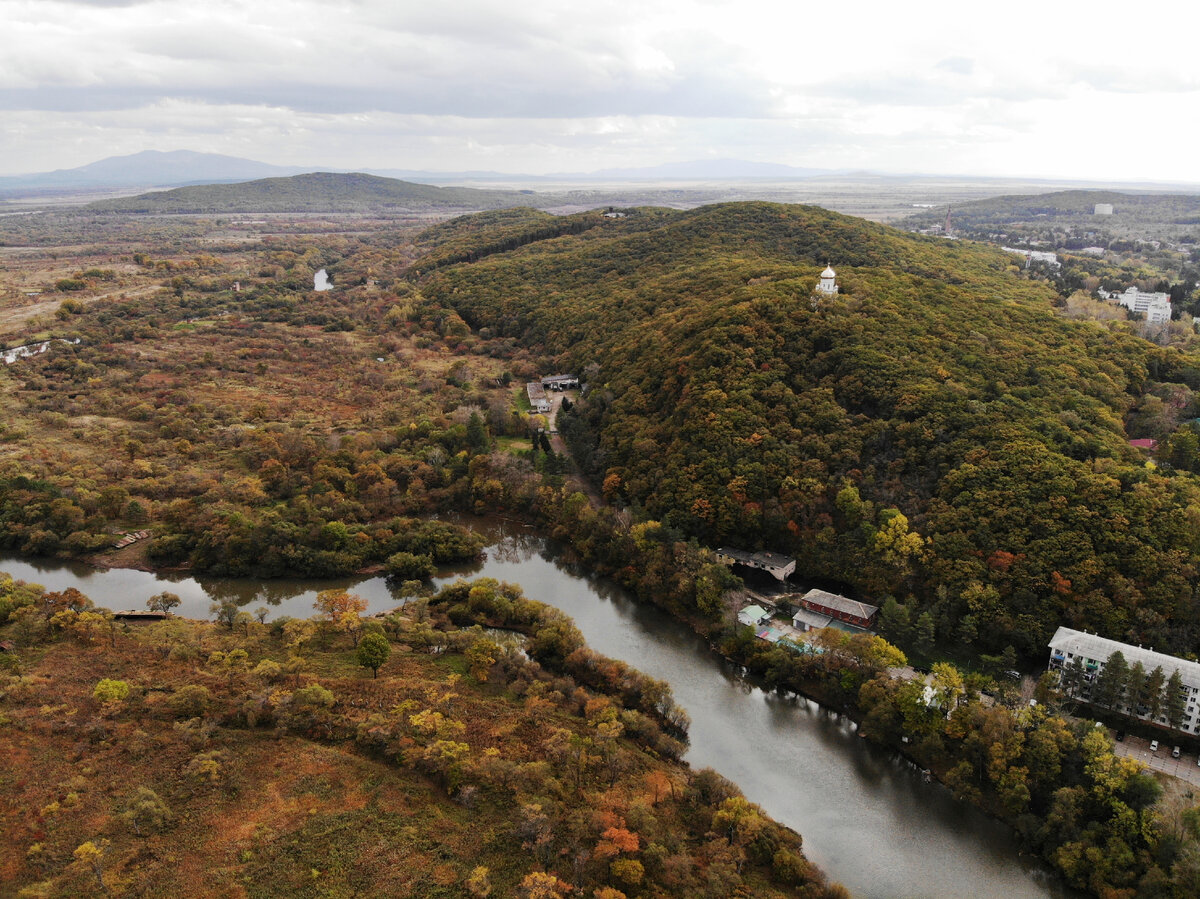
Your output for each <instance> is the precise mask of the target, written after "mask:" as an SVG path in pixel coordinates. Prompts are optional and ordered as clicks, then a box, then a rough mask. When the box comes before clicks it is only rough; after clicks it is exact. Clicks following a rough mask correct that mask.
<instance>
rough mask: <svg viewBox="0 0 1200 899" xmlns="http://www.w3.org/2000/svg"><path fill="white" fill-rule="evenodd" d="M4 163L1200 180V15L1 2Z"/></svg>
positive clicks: (8, 167)
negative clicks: (219, 162) (218, 158)
mask: <svg viewBox="0 0 1200 899" xmlns="http://www.w3.org/2000/svg"><path fill="white" fill-rule="evenodd" d="M0 16H2V18H3V21H4V22H5V31H6V39H5V41H3V42H2V44H0V110H2V113H3V114H2V116H0V174H21V173H27V172H39V171H48V170H51V169H56V168H72V167H75V166H79V165H84V164H86V163H90V162H94V161H96V160H98V159H101V158H104V157H107V156H114V155H125V154H131V153H136V152H139V151H141V150H147V149H156V150H176V149H189V150H197V151H205V152H212V153H223V154H228V155H231V156H240V157H246V158H251V159H257V160H261V161H263V162H270V163H275V164H279V165H305V166H312V165H320V166H329V167H337V168H376V169H379V168H403V169H426V170H431V171H452V170H493V171H501V172H514V173H515V172H519V173H527V174H550V173H557V172H584V171H592V170H596V169H603V168H617V167H628V166H651V165H657V164H661V163H666V162H679V161H687V160H697V159H723V158H736V159H744V160H751V161H756V162H771V163H782V164H787V165H793V166H802V167H812V168H828V169H870V170H874V171H880V172H896V173H900V172H923V173H931V174H965V175H981V176H1007V177H1037V178H1072V179H1091V180H1098V181H1104V180H1110V181H1157V182H1163V181H1174V182H1192V183H1200V156H1197V154H1196V152H1195V138H1196V136H1197V135H1196V131H1197V130H1198V129H1200V126H1198V125H1197V124H1196V118H1195V113H1196V111H1197V110H1198V109H1200V54H1196V53H1195V49H1194V44H1195V36H1196V34H1198V33H1200V6H1198V5H1197V4H1195V3H1190V2H1189V3H1185V2H1181V0H1168V2H1165V3H1161V4H1154V5H1152V6H1147V7H1141V8H1138V9H1136V10H1134V9H1125V10H1122V11H1121V13H1120V14H1119V15H1116V14H1113V15H1108V14H1106V13H1105V12H1104V11H1103V10H1102V9H1100V8H1095V7H1093V8H1082V7H1072V8H1070V9H1068V8H1066V5H1065V4H1046V3H1035V2H1032V0H1015V2H1012V3H1009V4H1007V5H1006V6H1004V7H1001V8H996V7H987V8H984V7H971V6H969V5H966V6H964V5H963V4H960V3H950V2H947V0H921V2H918V3H915V4H891V3H883V2H879V0H849V2H846V3H843V4H839V5H832V4H831V5H828V6H825V5H821V6H817V5H812V4H799V5H788V4H784V3H782V2H771V0H639V2H634V0H622V2H616V3H602V4H577V3H567V2H561V0H527V2H525V3H522V4H507V3H504V4H502V3H499V2H497V0H455V2H453V3H450V4H446V5H444V6H442V7H434V6H433V5H432V4H425V3H420V4H418V3H414V2H412V0H400V2H394V3H390V2H382V0H357V2H353V0H352V2H348V3H345V4H342V5H339V6H336V7H333V6H330V5H328V4H323V3H320V2H317V0H261V2H256V3H254V4H250V3H246V2H241V0H217V2H214V3H211V4H205V5H203V6H198V5H196V4H194V3H189V2H183V0H0Z"/></svg>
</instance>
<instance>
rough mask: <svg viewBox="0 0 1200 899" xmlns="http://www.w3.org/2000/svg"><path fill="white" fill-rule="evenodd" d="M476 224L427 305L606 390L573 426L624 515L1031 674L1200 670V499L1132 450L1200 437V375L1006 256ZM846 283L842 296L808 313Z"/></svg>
mask: <svg viewBox="0 0 1200 899" xmlns="http://www.w3.org/2000/svg"><path fill="white" fill-rule="evenodd" d="M480 224H481V222H480V220H479V219H467V220H464V221H461V222H458V223H456V224H454V226H453V232H452V233H447V232H443V233H441V234H436V235H432V236H431V237H432V238H433V239H434V242H435V243H438V244H439V246H438V247H435V248H434V249H433V250H432V254H431V257H430V258H431V259H433V260H437V262H438V264H436V265H429V264H427V263H426V262H423V261H421V260H419V261H418V262H417V263H416V264H415V266H414V270H415V271H418V272H420V271H424V272H430V271H431V270H432V271H433V273H432V274H429V275H427V276H423V277H424V283H423V286H422V291H423V293H424V295H425V296H426V297H427V298H429V299H430V300H432V301H434V302H437V303H441V304H443V305H445V306H447V307H452V308H453V309H454V310H455V311H456V312H457V313H458V314H459V315H461V316H462V318H463V319H465V320H466V322H467V323H469V324H470V326H471V327H472V328H474V329H478V330H479V333H481V334H494V335H497V336H501V337H507V338H510V339H516V340H518V341H519V342H521V343H522V344H523V345H524V346H526V347H527V348H529V350H530V351H531V352H542V353H545V354H546V355H547V356H548V357H550V358H551V360H552V362H553V364H554V365H555V366H557V367H559V368H561V369H576V370H579V371H581V372H582V371H584V370H585V369H586V368H587V367H588V366H598V368H593V369H592V372H593V376H592V377H591V379H590V384H591V389H590V390H589V392H588V394H587V396H586V398H585V400H584V402H583V403H581V404H580V407H579V409H578V411H577V412H576V413H575V414H573V415H568V416H564V417H563V418H562V419H561V420H560V424H561V426H562V427H563V429H564V430H565V431H566V432H567V434H568V437H569V439H570V440H571V442H572V444H573V445H574V447H575V450H576V455H577V458H578V459H579V460H580V461H581V463H582V464H583V465H584V466H585V467H586V468H587V469H588V470H589V472H590V474H591V475H592V476H593V477H594V479H595V480H596V482H597V485H602V486H603V489H604V492H605V494H606V496H607V497H609V498H611V499H613V500H614V501H617V502H623V503H628V504H630V505H631V506H633V507H634V511H635V512H639V513H641V514H645V515H646V516H648V517H651V518H655V519H659V520H662V521H663V522H664V523H665V524H667V525H668V526H669V527H671V528H675V529H677V530H678V531H680V532H682V533H685V534H691V535H694V536H696V537H698V538H700V539H701V540H702V541H705V542H708V543H711V544H718V543H723V542H733V543H739V544H743V545H749V548H759V547H762V548H769V549H774V550H778V551H782V552H788V553H793V554H795V555H796V556H797V557H798V558H799V560H800V570H801V571H802V572H804V573H805V574H806V575H807V576H809V577H822V578H828V579H834V580H837V581H841V582H844V583H846V584H848V585H850V586H852V587H853V588H855V589H857V590H858V591H859V592H860V593H862V594H863V595H864V596H865V597H866V598H868V599H871V600H872V601H875V602H878V603H881V604H882V603H883V601H884V600H885V599H886V598H887V597H888V596H889V595H891V596H895V597H897V598H898V599H899V600H901V602H902V603H903V608H901V609H899V610H898V611H897V610H896V609H895V608H892V609H890V612H891V613H892V616H891V617H893V618H895V617H897V616H898V618H899V622H900V624H899V626H900V627H903V626H904V621H905V620H911V621H914V622H915V621H916V620H917V619H918V618H920V616H921V615H923V614H924V615H925V617H924V618H922V619H921V622H922V627H923V628H924V630H925V631H927V632H930V631H931V632H933V633H934V634H936V636H937V637H938V638H940V639H943V640H946V641H948V642H959V641H962V642H966V643H974V644H977V646H978V647H979V648H980V649H983V650H993V651H998V650H999V649H1001V648H1003V647H1004V646H1006V645H1010V644H1011V645H1014V646H1015V647H1016V648H1017V649H1018V650H1020V651H1023V652H1025V653H1028V654H1030V655H1038V654H1040V653H1041V652H1042V647H1043V646H1044V644H1045V640H1046V639H1047V638H1048V637H1049V635H1050V633H1051V632H1052V631H1053V629H1054V627H1056V626H1057V625H1058V624H1061V623H1069V624H1072V625H1074V626H1076V627H1087V628H1089V629H1092V630H1100V631H1102V632H1104V633H1107V634H1109V635H1111V636H1114V637H1118V638H1127V639H1130V640H1134V641H1135V642H1149V643H1152V644H1153V645H1155V646H1159V647H1170V648H1172V649H1175V650H1187V651H1193V650H1195V649H1196V648H1197V644H1196V640H1197V635H1198V633H1200V631H1198V630H1197V628H1196V625H1197V608H1196V591H1195V584H1196V577H1197V571H1198V570H1200V568H1198V566H1200V489H1198V485H1197V484H1196V482H1195V480H1194V479H1193V477H1192V476H1191V475H1188V474H1186V473H1182V472H1178V471H1169V470H1167V467H1160V468H1159V469H1157V470H1152V469H1150V468H1148V467H1147V466H1146V464H1145V459H1144V457H1143V456H1142V455H1141V454H1140V453H1139V451H1137V450H1134V449H1131V448H1130V447H1129V446H1128V444H1127V441H1128V438H1129V437H1130V436H1142V434H1141V433H1140V432H1138V431H1137V428H1140V427H1141V423H1142V422H1143V419H1144V418H1145V416H1144V415H1143V414H1142V413H1143V411H1144V410H1145V409H1146V408H1147V407H1148V406H1149V405H1153V404H1152V403H1150V402H1149V401H1150V400H1154V402H1156V403H1158V406H1157V407H1155V408H1156V409H1158V411H1159V412H1162V413H1163V414H1164V415H1166V416H1167V417H1168V418H1170V419H1171V421H1172V422H1174V421H1175V420H1176V419H1179V418H1186V417H1189V416H1194V415H1195V412H1194V411H1191V406H1192V393H1191V391H1192V389H1193V388H1195V387H1196V386H1197V385H1200V367H1198V366H1197V360H1196V359H1194V358H1192V357H1188V356H1185V355H1184V354H1182V353H1180V352H1179V351H1176V350H1163V349H1160V348H1157V347H1155V346H1153V345H1151V344H1149V343H1146V342H1144V341H1141V340H1139V339H1138V338H1135V337H1133V336H1132V335H1130V334H1129V333H1127V332H1126V331H1124V330H1120V329H1113V330H1110V329H1105V328H1103V327H1100V326H1098V325H1095V324H1092V323H1077V322H1071V321H1066V320H1064V319H1062V318H1060V317H1059V315H1058V314H1057V313H1056V311H1055V308H1054V301H1055V296H1054V293H1053V291H1052V290H1051V289H1050V288H1049V287H1047V286H1046V285H1044V284H1038V283H1035V282H1031V281H1029V280H1026V279H1025V278H1023V277H1022V275H1021V273H1020V271H1019V270H1018V268H1017V266H1016V265H1015V264H1014V262H1013V261H1012V258H1011V257H1010V256H1008V255H1006V254H1003V253H1001V252H999V251H995V250H992V249H988V248H986V247H981V246H978V245H973V244H968V243H965V242H947V241H943V240H940V239H935V238H926V237H921V236H918V235H911V234H905V233H902V232H899V231H896V230H892V229H889V228H886V227H883V226H879V225H874V224H870V223H867V222H864V221H861V220H857V219H852V218H848V217H845V216H840V215H837V214H835V213H831V212H827V211H824V210H820V209H815V208H808V207H798V206H780V205H772V204H765V203H750V204H728V205H721V206H711V207H703V208H700V209H696V210H692V211H688V212H669V211H664V210H632V211H630V214H629V215H628V216H627V217H625V218H618V219H606V218H602V217H600V216H598V215H596V214H588V215H587V216H581V217H576V218H575V220H574V221H571V220H570V219H564V220H561V221H560V222H559V224H558V227H557V233H546V234H545V235H544V236H543V235H533V234H530V233H528V231H527V232H526V233H525V235H524V237H522V236H521V235H520V234H515V233H514V230H516V231H519V230H520V228H519V227H517V225H516V224H515V223H514V221H513V220H512V219H511V218H509V219H506V220H505V221H504V222H503V223H501V225H502V227H499V226H498V227H497V228H495V229H493V228H489V227H486V226H483V227H480ZM526 224H527V225H530V226H532V225H534V224H536V225H537V227H539V228H540V227H542V226H543V225H544V223H542V222H538V223H532V222H526ZM573 231H577V232H578V233H572V232H573ZM500 237H503V239H502V240H500V239H498V238H500ZM447 239H449V240H450V241H451V242H453V243H454V252H453V258H450V259H446V258H445V256H444V255H443V256H442V257H441V258H440V259H439V254H441V253H443V248H444V247H445V246H446V243H445V242H444V241H445V240H447ZM443 262H444V264H443ZM826 262H830V263H832V264H833V265H834V266H835V267H836V268H837V271H838V278H839V282H840V284H841V293H840V294H839V295H837V296H835V297H828V298H821V299H819V300H814V291H813V287H814V285H815V283H816V281H817V276H818V273H819V271H820V269H821V268H822V267H824V265H825V264H826ZM1164 385H1169V386H1164ZM1159 395H1162V396H1169V397H1170V399H1169V401H1167V402H1165V403H1164V401H1162V400H1159V399H1157V396H1159ZM1163 406H1169V408H1166V409H1164V408H1160V407H1163ZM1127 419H1128V420H1129V430H1127V427H1126V421H1127ZM1168 430H1169V428H1168ZM1184 467H1186V465H1185V466H1184Z"/></svg>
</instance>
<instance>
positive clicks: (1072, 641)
mask: <svg viewBox="0 0 1200 899" xmlns="http://www.w3.org/2000/svg"><path fill="white" fill-rule="evenodd" d="M1048 645H1049V647H1050V648H1051V649H1055V650H1058V651H1060V652H1063V653H1066V652H1071V653H1074V654H1075V655H1077V656H1082V657H1083V658H1085V659H1095V660H1096V661H1098V662H1104V661H1107V660H1108V657H1109V656H1111V655H1112V654H1113V653H1114V652H1117V651H1120V653H1121V654H1122V655H1123V656H1125V661H1127V662H1128V663H1129V664H1130V665H1131V666H1132V665H1136V664H1137V663H1138V662H1141V663H1142V667H1143V668H1144V669H1146V671H1153V670H1154V669H1155V668H1162V670H1163V672H1164V673H1165V674H1166V675H1167V676H1168V677H1170V675H1171V672H1173V671H1175V670H1178V671H1179V675H1180V677H1182V678H1183V680H1184V681H1185V682H1186V683H1187V684H1188V685H1189V686H1200V662H1189V661H1188V660H1187V659H1181V658H1179V657H1177V656H1172V655H1167V654H1166V653H1165V652H1155V651H1154V650H1153V649H1143V648H1142V647H1140V646H1131V645H1130V644H1128V643H1122V642H1121V641H1119V640H1110V639H1108V637H1101V636H1100V635H1099V634H1089V633H1086V632H1084V631H1077V630H1072V629H1071V628H1069V627H1060V628H1059V629H1058V630H1057V631H1055V632H1054V636H1053V637H1051V638H1050V643H1049V644H1048Z"/></svg>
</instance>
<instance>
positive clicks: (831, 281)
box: [817, 265, 838, 297]
mask: <svg viewBox="0 0 1200 899" xmlns="http://www.w3.org/2000/svg"><path fill="white" fill-rule="evenodd" d="M837 292H838V286H837V272H835V271H834V270H833V267H832V266H829V265H826V266H825V271H823V272H821V280H820V281H819V282H817V293H823V294H825V296H827V297H831V296H833V295H834V294H835V293H837Z"/></svg>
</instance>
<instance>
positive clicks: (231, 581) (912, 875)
mask: <svg viewBox="0 0 1200 899" xmlns="http://www.w3.org/2000/svg"><path fill="white" fill-rule="evenodd" d="M471 524H472V526H474V527H476V529H477V530H480V531H481V532H483V533H484V534H485V535H486V536H487V537H488V538H489V541H490V545H489V546H488V549H487V559H486V561H484V562H482V563H477V564H473V565H468V566H462V567H460V568H458V569H454V570H444V571H443V572H442V573H441V576H440V577H439V578H438V579H437V581H436V582H437V583H438V584H444V583H448V582H450V581H453V580H456V579H457V578H458V577H460V576H461V577H494V578H496V579H498V580H503V581H510V582H513V583H519V584H520V585H521V586H522V588H523V589H524V592H525V595H526V596H529V597H530V598H531V599H536V600H539V601H541V602H544V603H548V604H550V605H554V606H557V607H558V608H560V609H562V610H563V611H565V612H567V613H568V614H569V615H571V617H572V618H574V620H575V623H576V624H577V625H578V626H579V629H580V630H581V631H582V632H583V634H584V636H585V637H586V638H587V641H588V644H589V645H590V646H592V647H593V648H594V649H596V650H597V651H599V652H602V653H604V654H605V655H609V656H612V657H614V658H617V659H621V660H623V661H626V662H629V663H630V664H632V665H634V666H636V667H637V668H639V669H641V670H642V671H645V672H646V673H647V674H650V675H652V676H654V677H657V678H661V679H663V680H666V681H667V682H669V683H670V685H671V688H672V690H673V691H674V694H675V698H676V700H677V701H678V702H679V703H680V704H681V705H682V706H683V707H684V708H685V709H687V711H688V714H689V715H690V716H691V719H692V725H691V731H690V734H691V746H690V748H689V750H688V753H687V756H686V759H687V761H688V762H689V763H690V764H691V765H692V766H693V767H696V768H701V767H705V766H707V767H711V768H713V769H715V770H717V771H719V772H720V773H721V774H723V775H724V776H725V777H728V778H729V779H730V780H732V781H734V782H735V783H736V784H737V785H738V786H739V787H740V788H741V789H742V791H743V792H744V793H745V794H746V796H747V797H748V798H749V799H750V800H751V801H753V802H757V803H758V804H760V805H761V806H762V807H763V808H764V809H765V810H766V811H767V812H768V813H769V814H771V815H772V817H774V818H776V819H777V820H779V821H781V822H783V823H785V824H787V825H788V826H789V827H792V828H794V829H795V830H797V831H799V832H800V833H801V834H802V835H803V836H804V847H805V852H806V853H807V854H808V856H809V858H811V859H812V860H813V861H814V862H815V863H816V864H818V865H820V866H821V868H823V869H824V870H825V872H826V873H827V874H828V875H829V876H830V877H831V878H832V879H834V880H837V881H840V882H841V883H843V884H845V885H846V886H847V887H848V888H849V889H850V891H851V892H852V893H853V894H854V895H855V896H856V897H862V899H962V897H980V899H990V897H1004V899H1027V897H1028V899H1033V897H1063V896H1067V895H1070V894H1069V893H1067V892H1065V891H1064V890H1063V889H1062V888H1061V887H1059V886H1058V885H1057V884H1056V882H1055V881H1054V879H1053V878H1052V877H1051V876H1050V875H1049V874H1048V873H1047V872H1046V871H1045V869H1044V868H1042V867H1040V866H1038V865H1036V864H1032V863H1030V862H1029V860H1027V859H1024V858H1022V857H1021V856H1020V855H1019V854H1018V852H1017V849H1016V846H1015V843H1014V841H1013V839H1012V837H1011V835H1010V834H1009V832H1008V831H1007V829H1006V828H1004V827H1003V826H1001V825H999V824H998V823H997V822H995V821H992V820H991V819H989V818H987V817H986V816H984V815H982V814H980V813H979V812H977V811H975V810H974V809H971V808H969V807H967V806H965V805H964V804H962V803H956V802H954V801H953V800H952V799H951V798H950V795H949V793H948V792H947V791H946V790H945V789H944V788H943V787H941V786H940V785H937V784H927V783H925V782H924V781H923V780H922V778H921V776H920V773H919V772H917V771H916V770H915V769H913V767H912V766H911V765H909V764H908V763H906V762H904V761H903V760H902V759H898V758H897V757H895V756H894V755H892V754H891V753H890V752H887V751H884V750H882V749H880V748H878V747H875V746H871V745H869V744H868V743H867V742H866V741H865V740H862V739H859V738H858V736H857V735H856V733H855V728H854V725H853V724H852V723H851V722H849V721H847V720H846V719H844V718H840V717H838V716H836V715H833V714H832V713H829V712H827V711H825V710H823V709H821V708H820V707H819V706H817V705H816V704H815V703H812V702H810V701H808V700H805V699H803V698H801V697H797V696H779V695H776V694H774V693H769V692H766V691H764V690H762V689H760V688H759V687H758V686H756V685H755V684H754V682H753V681H751V680H749V679H747V678H745V677H743V676H742V675H741V674H740V672H739V671H738V670H737V669H736V668H735V667H734V666H732V665H730V664H729V663H728V662H726V661H725V660H724V659H722V658H720V657H719V656H717V655H716V654H714V653H713V652H712V651H711V650H710V649H709V648H708V646H707V645H706V644H705V643H704V642H703V641H702V640H701V639H700V638H699V637H697V636H696V635H695V634H694V633H693V632H692V631H690V630H689V629H688V628H687V627H685V626H684V625H682V624H681V623H680V622H678V621H676V620H675V619H673V618H671V617H670V616H668V615H666V614H665V613H663V612H661V611H659V610H658V609H656V608H654V607H651V606H647V605H642V604H639V603H636V602H634V601H633V600H632V598H630V596H629V595H628V594H626V593H625V592H624V591H623V590H620V589H619V588H617V587H615V586H614V585H612V584H610V583H607V582H604V581H601V580H598V579H595V578H589V577H588V576H586V574H585V573H584V572H582V571H580V570H578V569H576V568H575V567H573V566H571V565H570V564H568V563H567V562H565V561H564V560H563V559H562V557H561V556H560V555H558V554H557V553H556V552H555V551H554V550H553V548H552V547H550V546H549V545H548V543H547V541H546V540H545V539H543V538H542V537H540V536H538V535H537V534H536V533H535V532H533V531H531V530H529V529H527V528H525V527H523V526H522V525H520V524H516V523H512V522H502V521H493V520H488V521H486V522H483V523H476V522H475V521H474V520H471ZM0 571H7V572H8V573H9V574H11V575H12V576H13V577H17V578H22V579H24V580H28V581H34V582H37V583H39V584H42V585H43V586H45V587H46V588H48V589H52V590H64V589H66V588H67V587H76V588H78V589H79V590H81V591H83V592H84V593H86V594H87V595H88V596H89V597H91V598H92V600H94V601H95V602H96V603H97V604H99V605H103V606H107V607H109V608H112V609H126V608H144V607H145V601H146V599H147V597H149V596H150V595H151V594H153V593H157V592H159V591H161V590H170V591H171V592H173V593H176V594H178V595H179V596H180V598H181V599H182V603H181V605H180V607H179V609H178V610H177V611H178V612H179V614H181V615H186V616H190V617H197V618H202V617H207V616H208V613H209V609H208V606H209V603H210V602H211V601H212V600H213V599H214V598H220V599H225V598H229V599H235V600H237V601H238V602H239V603H243V604H245V605H246V607H247V608H248V609H250V610H251V611H252V610H253V609H254V608H256V606H257V605H259V604H261V605H267V606H268V607H269V608H270V610H271V613H270V614H271V617H277V616H279V615H292V616H296V617H303V616H308V615H312V614H313V613H314V610H313V600H314V599H315V597H316V593H317V591H318V590H323V589H328V588H330V587H344V588H347V589H350V590H352V591H353V592H355V593H357V594H359V595H360V596H362V597H364V598H365V599H367V601H368V608H369V610H370V611H371V612H375V611H383V610H386V609H390V608H392V607H394V606H395V605H397V603H398V600H397V599H396V597H395V596H394V595H393V594H392V591H391V590H390V589H389V586H388V583H387V581H386V580H385V579H384V578H379V577H374V578H345V579H339V580H330V581H321V582H315V581H311V580H288V581H279V580H275V581H268V582H263V581H255V580H249V579H236V578H214V579H205V578H200V579H193V578H180V577H171V576H160V575H155V574H151V573H148V572H141V571H128V570H111V571H94V570H92V569H90V568H87V567H86V566H80V565H73V564H69V563H57V562H55V563H45V562H30V561H25V560H21V559H18V558H16V557H12V556H2V555H0Z"/></svg>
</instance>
